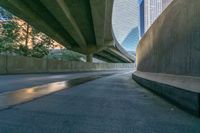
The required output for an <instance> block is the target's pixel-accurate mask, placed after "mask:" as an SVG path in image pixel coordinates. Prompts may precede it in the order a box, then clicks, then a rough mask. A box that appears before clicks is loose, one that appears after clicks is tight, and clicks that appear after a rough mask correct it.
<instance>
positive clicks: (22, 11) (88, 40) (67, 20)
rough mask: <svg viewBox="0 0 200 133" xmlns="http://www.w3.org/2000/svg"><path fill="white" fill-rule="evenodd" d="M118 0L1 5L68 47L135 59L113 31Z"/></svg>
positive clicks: (5, 0) (21, 0)
mask: <svg viewBox="0 0 200 133" xmlns="http://www.w3.org/2000/svg"><path fill="white" fill-rule="evenodd" d="M113 2H114V0H34V1H30V0H0V5H1V6H2V7H4V8H5V9H7V10H8V11H10V12H12V13H13V14H15V15H16V16H18V17H20V18H22V19H24V20H25V21H27V22H28V23H29V24H31V25H33V26H34V27H35V28H37V29H39V30H40V31H42V32H44V33H45V34H47V35H48V36H50V37H52V38H53V39H54V40H56V41H57V42H59V43H60V44H62V45H63V46H65V47H66V48H68V49H70V50H73V51H76V52H79V53H82V54H85V55H87V61H88V62H92V57H96V58H98V59H101V60H104V61H107V62H114V63H115V62H116V63H117V62H126V63H129V62H133V61H134V58H133V57H131V56H130V55H128V53H127V52H126V51H125V50H124V49H123V48H122V47H120V46H119V44H118V43H116V40H115V39H114V37H113V32H112V8H113Z"/></svg>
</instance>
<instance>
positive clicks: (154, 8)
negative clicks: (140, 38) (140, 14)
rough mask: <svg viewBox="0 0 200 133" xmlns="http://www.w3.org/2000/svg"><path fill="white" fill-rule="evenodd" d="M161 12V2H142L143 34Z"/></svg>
mask: <svg viewBox="0 0 200 133" xmlns="http://www.w3.org/2000/svg"><path fill="white" fill-rule="evenodd" d="M161 12H162V0H144V14H145V15H144V19H145V20H144V21H145V32H146V31H147V30H148V29H149V27H150V26H151V25H152V24H153V22H154V21H155V20H156V19H157V17H158V16H159V15H160V13H161Z"/></svg>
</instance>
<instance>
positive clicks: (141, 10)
mask: <svg viewBox="0 0 200 133" xmlns="http://www.w3.org/2000/svg"><path fill="white" fill-rule="evenodd" d="M138 4H139V16H140V17H139V36H140V37H142V36H143V34H144V32H145V27H144V26H145V25H144V0H138Z"/></svg>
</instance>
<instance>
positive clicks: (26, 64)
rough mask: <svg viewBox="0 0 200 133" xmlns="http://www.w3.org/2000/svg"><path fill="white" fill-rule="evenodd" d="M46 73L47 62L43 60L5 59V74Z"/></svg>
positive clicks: (27, 58) (17, 57)
mask: <svg viewBox="0 0 200 133" xmlns="http://www.w3.org/2000/svg"><path fill="white" fill-rule="evenodd" d="M44 72H47V61H46V60H44V59H38V58H30V57H22V56H8V57H7V73H8V74H20V73H44Z"/></svg>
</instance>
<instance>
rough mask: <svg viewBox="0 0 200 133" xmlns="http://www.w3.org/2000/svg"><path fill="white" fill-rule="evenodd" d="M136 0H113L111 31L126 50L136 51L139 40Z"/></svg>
mask: <svg viewBox="0 0 200 133" xmlns="http://www.w3.org/2000/svg"><path fill="white" fill-rule="evenodd" d="M138 11H139V9H138V0H115V1H114V7H113V18H112V22H113V32H114V34H115V36H116V38H117V41H118V42H119V43H120V44H122V46H123V47H124V48H125V49H126V50H127V51H136V47H137V44H138V40H139V31H138V23H139V17H138V15H139V13H138Z"/></svg>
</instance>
